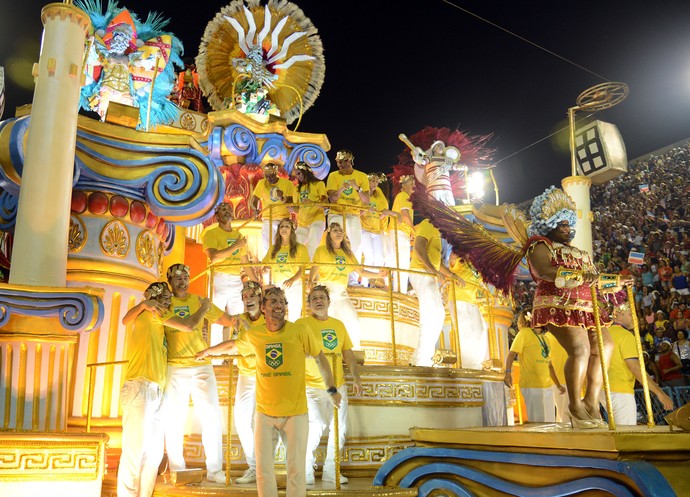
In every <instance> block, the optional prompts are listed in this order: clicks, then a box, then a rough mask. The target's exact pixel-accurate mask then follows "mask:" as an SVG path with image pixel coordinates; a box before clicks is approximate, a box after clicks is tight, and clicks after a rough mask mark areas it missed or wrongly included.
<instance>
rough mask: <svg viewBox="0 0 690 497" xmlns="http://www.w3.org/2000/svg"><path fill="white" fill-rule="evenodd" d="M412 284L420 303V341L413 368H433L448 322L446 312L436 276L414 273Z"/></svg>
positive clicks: (414, 355) (412, 359)
mask: <svg viewBox="0 0 690 497" xmlns="http://www.w3.org/2000/svg"><path fill="white" fill-rule="evenodd" d="M410 283H412V288H414V291H415V292H417V301H418V302H419V340H418V342H417V349H416V350H415V351H414V354H413V355H412V357H411V358H410V361H411V362H412V365H413V366H431V365H433V361H432V358H433V356H434V354H435V353H436V343H437V342H438V336H439V335H440V334H441V331H442V329H443V322H444V321H445V320H446V310H445V308H444V307H443V300H441V292H440V291H439V289H438V281H437V280H436V277H435V276H426V275H423V274H414V273H413V274H410Z"/></svg>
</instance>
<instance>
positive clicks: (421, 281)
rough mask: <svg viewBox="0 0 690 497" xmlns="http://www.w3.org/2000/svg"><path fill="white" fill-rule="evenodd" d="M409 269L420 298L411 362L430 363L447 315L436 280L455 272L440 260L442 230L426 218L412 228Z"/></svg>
mask: <svg viewBox="0 0 690 497" xmlns="http://www.w3.org/2000/svg"><path fill="white" fill-rule="evenodd" d="M410 269H413V270H415V271H416V272H414V273H411V274H410V283H411V284H412V288H414V291H415V292H416V293H417V301H418V302H419V341H418V342H417V349H416V350H415V351H414V354H413V355H412V358H411V359H410V362H411V364H412V365H413V366H431V365H432V364H433V361H432V358H433V356H434V353H435V352H436V342H437V341H438V336H439V335H440V334H441V331H442V329H443V322H444V321H445V319H446V310H445V308H444V307H443V300H442V298H441V292H440V290H439V286H438V285H439V280H443V279H445V278H454V276H453V273H451V272H450V271H449V270H448V268H447V267H446V266H444V265H443V263H442V262H441V233H440V232H439V231H438V230H437V229H436V228H435V227H434V225H433V224H431V223H430V222H429V220H428V219H425V220H424V221H422V222H421V223H419V224H418V225H417V227H416V228H415V232H414V252H413V254H412V261H411V262H410ZM419 271H422V272H423V273H422V274H420V273H419ZM458 281H460V280H458Z"/></svg>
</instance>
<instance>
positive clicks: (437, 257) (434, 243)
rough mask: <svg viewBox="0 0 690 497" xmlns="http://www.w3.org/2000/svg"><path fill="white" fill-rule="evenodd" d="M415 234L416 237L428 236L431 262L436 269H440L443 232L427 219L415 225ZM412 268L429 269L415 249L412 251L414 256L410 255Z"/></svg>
mask: <svg viewBox="0 0 690 497" xmlns="http://www.w3.org/2000/svg"><path fill="white" fill-rule="evenodd" d="M414 236H415V238H426V240H427V250H426V252H427V255H428V257H429V262H431V265H432V266H433V267H434V269H436V271H438V269H439V268H440V267H441V233H440V232H439V231H438V230H437V229H436V228H435V227H434V225H433V224H431V222H429V220H428V219H425V220H424V221H422V222H421V223H419V224H418V225H417V226H416V227H415V230H414ZM410 269H417V270H422V271H428V269H427V267H426V266H425V265H424V263H423V262H422V261H421V260H419V257H418V256H417V253H416V252H415V251H412V256H411V257H410Z"/></svg>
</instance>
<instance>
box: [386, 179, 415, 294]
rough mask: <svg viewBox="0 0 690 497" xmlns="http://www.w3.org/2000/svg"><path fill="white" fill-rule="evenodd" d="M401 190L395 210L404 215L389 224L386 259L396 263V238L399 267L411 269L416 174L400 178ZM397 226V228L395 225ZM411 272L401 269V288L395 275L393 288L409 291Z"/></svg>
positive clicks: (395, 200)
mask: <svg viewBox="0 0 690 497" xmlns="http://www.w3.org/2000/svg"><path fill="white" fill-rule="evenodd" d="M400 188H401V191H400V193H398V194H397V195H396V196H395V199H394V200H393V209H391V210H392V211H393V212H397V213H399V214H400V216H401V217H402V221H400V220H399V221H397V223H395V224H394V223H393V222H390V223H389V224H388V234H387V238H388V243H387V246H388V250H386V259H387V260H388V261H389V265H390V266H391V267H393V266H395V264H396V257H395V255H396V254H395V243H396V238H397V242H398V258H397V260H398V262H397V263H398V268H399V269H410V240H411V239H412V237H413V236H414V210H413V209H412V201H411V200H410V195H412V192H413V191H414V176H412V175H407V176H402V177H401V178H400ZM396 226H397V230H396V229H395V227H396ZM408 275H409V273H408V272H407V271H400V288H398V278H397V277H396V276H395V275H394V277H393V288H394V289H395V290H396V291H398V292H401V293H407V281H408Z"/></svg>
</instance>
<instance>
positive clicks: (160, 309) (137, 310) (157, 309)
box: [122, 299, 166, 326]
mask: <svg viewBox="0 0 690 497" xmlns="http://www.w3.org/2000/svg"><path fill="white" fill-rule="evenodd" d="M144 311H151V312H153V313H154V314H157V315H158V316H162V315H163V314H164V313H165V311H166V308H165V306H163V304H161V303H160V302H158V301H157V300H156V299H148V300H142V301H141V302H139V303H138V304H137V305H135V306H134V307H132V308H131V309H130V310H128V311H127V314H125V315H124V316H123V318H122V324H124V325H125V326H127V325H128V324H130V323H132V322H134V320H135V319H136V318H137V317H138V316H139V314H141V313H142V312H144Z"/></svg>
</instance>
